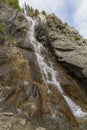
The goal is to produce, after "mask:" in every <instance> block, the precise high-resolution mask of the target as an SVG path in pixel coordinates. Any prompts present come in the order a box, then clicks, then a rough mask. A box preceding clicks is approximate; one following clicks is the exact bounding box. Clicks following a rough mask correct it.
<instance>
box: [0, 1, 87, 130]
mask: <svg viewBox="0 0 87 130" xmlns="http://www.w3.org/2000/svg"><path fill="white" fill-rule="evenodd" d="M53 17H54V16H47V23H46V22H45V23H44V24H43V21H40V24H41V25H39V28H38V27H36V37H37V39H38V40H39V41H40V42H41V43H42V44H43V45H44V46H46V47H47V55H48V56H49V57H50V60H51V61H52V62H53V65H54V68H55V70H56V71H57V72H58V76H57V79H58V80H59V81H60V84H61V85H62V87H63V89H64V91H65V93H66V95H68V96H70V97H71V99H72V100H74V101H75V102H76V103H77V104H78V105H80V106H81V107H82V109H83V110H84V111H87V100H86V99H87V96H86V94H85V92H84V91H83V90H82V89H81V88H80V87H79V85H78V84H77V82H76V81H75V80H74V79H73V78H72V77H70V75H68V74H67V73H66V71H65V69H64V68H62V66H61V65H60V64H59V63H58V62H57V60H56V58H55V57H54V54H55V55H56V56H57V59H58V60H59V61H60V57H62V56H61V54H62V53H60V55H59V54H58V52H59V51H58V48H59V50H60V51H61V52H62V51H63V52H64V53H65V52H66V48H67V53H69V52H71V51H72V50H73V51H74V50H75V49H74V45H72V46H73V49H72V46H71V44H70V47H68V45H66V46H67V47H65V45H64V47H63V44H65V43H66V42H64V40H61V39H60V37H62V36H63V35H62V34H63V32H61V28H63V27H64V26H65V27H67V30H68V31H69V32H68V33H69V34H70V28H69V29H68V26H66V25H62V23H61V21H59V23H60V24H61V27H60V24H59V25H58V20H57V21H55V19H54V18H53ZM53 19H54V21H55V22H56V23H55V22H53V21H52V20H53ZM62 26H63V27H62ZM56 27H57V29H58V30H59V32H61V36H60V33H59V32H57V31H56ZM28 29H30V27H29V24H28V21H27V19H26V17H25V15H24V14H23V13H21V12H19V11H18V10H14V9H12V8H11V7H9V6H7V5H5V4H3V3H0V38H1V39H0V126H1V128H0V129H1V130H4V129H8V130H10V129H11V130H14V129H18V130H20V129H21V130H22V129H23V130H29V129H30V130H39V129H41V130H69V129H70V130H80V128H82V129H83V124H84V122H85V119H84V121H83V122H80V123H79V122H78V121H77V120H76V119H75V117H74V116H73V114H72V112H71V110H70V108H69V106H68V105H67V103H66V101H65V100H64V98H63V96H62V95H61V93H60V92H59V91H58V89H57V88H56V87H55V86H54V85H52V84H49V85H48V86H46V84H44V82H43V77H42V74H41V70H40V67H39V64H38V62H37V57H36V54H35V50H34V47H33V45H32V44H31V41H30V39H29V36H28V35H29V34H28ZM38 30H39V31H38ZM72 30H73V29H72V28H71V32H72ZM54 32H55V35H54ZM65 32H66V33H67V31H66V30H65ZM57 33H58V34H57ZM66 33H64V34H65V35H68V34H66ZM27 34H28V35H27ZM70 35H71V34H70ZM72 35H74V34H73V33H72ZM76 35H77V34H76ZM58 36H59V39H60V41H61V42H62V41H63V42H64V43H61V46H60V44H59V42H58V43H57V42H56V40H58V41H59V39H58ZM64 37H65V36H64ZM73 37H74V36H73ZM79 37H80V36H79ZM69 38H70V39H69ZM71 39H72V37H70V36H67V40H71ZM81 40H82V38H81ZM65 41H66V38H65ZM83 42H85V41H84V40H83ZM67 43H68V42H67ZM72 43H73V42H72ZM79 44H80V43H79ZM84 44H85V43H84ZM75 45H76V43H75ZM77 46H79V47H80V45H77ZM62 47H63V48H62ZM75 47H76V46H75ZM67 55H68V54H67ZM64 56H65V55H64ZM45 57H46V55H45ZM66 57H67V56H66ZM62 59H64V58H62ZM61 62H62V60H61ZM63 62H64V61H63ZM70 64H71V63H70ZM82 64H83V63H82ZM76 66H77V65H76ZM72 68H73V67H72ZM77 68H78V66H77ZM80 68H81V66H80ZM77 70H78V69H77ZM82 73H83V71H82V72H81V74H82ZM83 74H84V73H83ZM85 74H86V73H85ZM77 76H78V75H77ZM84 76H85V75H84ZM85 77H86V76H85ZM81 78H83V77H81ZM48 88H49V90H50V93H49V94H48ZM54 93H55V94H54ZM54 108H55V109H56V111H55V110H54ZM82 123H83V124H82ZM80 125H81V126H80ZM79 126H80V127H79ZM84 127H85V128H86V125H84ZM85 128H84V130H85Z"/></svg>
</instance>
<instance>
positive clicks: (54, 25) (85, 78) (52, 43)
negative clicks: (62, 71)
mask: <svg viewBox="0 0 87 130" xmlns="http://www.w3.org/2000/svg"><path fill="white" fill-rule="evenodd" d="M36 32H38V33H36V37H37V39H38V40H39V41H40V42H42V44H44V46H48V47H50V50H51V51H52V52H53V53H54V55H55V56H56V58H57V60H58V62H59V63H60V64H61V65H62V66H63V67H65V68H66V70H67V72H68V73H69V74H70V75H71V76H72V77H74V78H76V79H78V81H81V82H80V84H81V83H82V82H83V85H82V86H83V88H85V89H86V90H87V60H86V59H87V40H86V39H84V38H83V37H82V36H80V35H79V34H78V32H77V31H76V30H75V29H74V28H73V27H70V26H68V25H67V24H66V23H62V21H61V20H60V19H58V18H57V17H56V16H55V15H54V14H52V15H48V16H47V24H45V25H43V26H42V25H41V26H39V27H36Z"/></svg>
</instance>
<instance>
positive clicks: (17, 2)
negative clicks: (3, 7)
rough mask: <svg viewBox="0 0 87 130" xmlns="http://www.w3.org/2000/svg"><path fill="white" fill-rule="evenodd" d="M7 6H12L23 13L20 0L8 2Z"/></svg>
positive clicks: (9, 0)
mask: <svg viewBox="0 0 87 130" xmlns="http://www.w3.org/2000/svg"><path fill="white" fill-rule="evenodd" d="M7 4H8V5H11V6H12V7H13V8H14V9H18V10H20V11H21V7H20V6H19V1H18V0H8V1H7Z"/></svg>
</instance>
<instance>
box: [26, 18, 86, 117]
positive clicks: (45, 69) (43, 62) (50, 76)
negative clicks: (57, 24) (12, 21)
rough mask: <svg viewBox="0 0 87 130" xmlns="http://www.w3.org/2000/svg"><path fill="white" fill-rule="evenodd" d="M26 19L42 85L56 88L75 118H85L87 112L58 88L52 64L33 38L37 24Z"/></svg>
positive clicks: (45, 51) (58, 84)
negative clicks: (51, 85)
mask: <svg viewBox="0 0 87 130" xmlns="http://www.w3.org/2000/svg"><path fill="white" fill-rule="evenodd" d="M26 18H27V20H28V23H29V27H30V29H29V32H28V34H29V39H30V40H31V43H32V45H33V46H34V49H35V53H36V56H37V61H38V63H39V67H40V70H41V74H42V77H43V81H44V83H45V84H46V86H48V85H49V84H53V85H54V86H56V87H57V89H58V91H59V92H60V93H61V94H62V96H63V97H64V99H65V101H66V102H67V104H68V106H69V107H70V109H71V111H72V113H73V115H74V116H75V117H77V118H82V117H85V116H87V112H83V111H82V110H81V107H80V106H78V105H76V104H75V103H74V102H73V101H72V100H71V99H70V98H69V97H67V96H66V95H65V93H64V91H63V89H62V87H61V86H60V83H59V82H58V81H57V72H56V71H55V70H54V68H53V63H52V62H51V61H50V59H49V57H48V56H47V50H46V49H45V47H44V46H43V45H42V44H40V43H39V42H38V41H37V40H36V38H35V37H34V29H35V25H36V24H37V20H33V19H32V18H31V17H27V16H26ZM41 18H42V17H41ZM42 19H43V18H42ZM49 92H50V90H49V89H48V94H49ZM53 116H54V115H53Z"/></svg>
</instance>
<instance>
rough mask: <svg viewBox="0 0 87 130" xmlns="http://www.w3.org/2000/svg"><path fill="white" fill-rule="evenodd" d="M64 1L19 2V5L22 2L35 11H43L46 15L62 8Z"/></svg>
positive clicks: (28, 0)
mask: <svg viewBox="0 0 87 130" xmlns="http://www.w3.org/2000/svg"><path fill="white" fill-rule="evenodd" d="M65 1H66V0H61V1H60V0H54V1H53V0H19V2H20V5H21V6H22V5H23V3H24V2H26V3H27V4H29V5H30V6H32V7H33V8H35V9H39V10H40V11H41V10H45V11H47V13H55V12H56V10H57V11H58V12H60V11H59V10H60V9H61V8H63V7H64V3H65Z"/></svg>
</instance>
